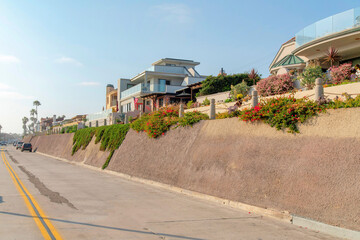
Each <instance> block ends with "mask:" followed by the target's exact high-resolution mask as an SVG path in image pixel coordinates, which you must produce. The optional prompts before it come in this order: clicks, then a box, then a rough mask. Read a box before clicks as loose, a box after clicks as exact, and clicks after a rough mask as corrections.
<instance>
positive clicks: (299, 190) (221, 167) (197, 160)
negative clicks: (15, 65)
mask: <svg viewBox="0 0 360 240" xmlns="http://www.w3.org/2000/svg"><path fill="white" fill-rule="evenodd" d="M359 119H360V109H339V110H335V111H334V110H332V111H329V113H326V114H321V116H320V117H317V118H313V119H312V120H311V121H309V122H307V123H306V124H304V125H301V126H300V132H301V134H297V135H292V134H289V133H286V132H282V131H277V130H275V129H273V128H271V127H270V126H268V125H266V124H263V123H256V124H252V123H245V122H240V121H238V120H237V119H236V118H233V119H223V120H211V121H202V122H200V123H198V124H195V125H194V127H192V128H190V127H189V128H177V129H175V130H170V131H169V132H167V133H166V134H165V136H162V137H160V138H158V139H150V138H148V137H147V136H146V135H145V134H144V133H136V132H135V131H132V130H130V131H129V133H128V135H127V136H126V139H125V140H124V142H123V144H122V145H121V146H120V148H119V149H118V150H117V151H116V152H115V153H114V156H113V158H112V160H111V162H110V164H109V167H108V169H109V170H113V171H117V172H121V173H124V174H128V175H131V176H136V177H139V178H144V179H149V180H154V181H158V182H162V183H165V184H169V185H173V186H177V187H180V188H184V189H189V190H192V191H196V192H200V193H205V194H208V195H212V196H217V197H220V198H225V199H229V200H233V201H239V202H243V203H247V204H250V205H256V206H259V207H263V208H272V209H278V210H285V211H289V212H290V213H292V214H296V215H299V216H303V217H307V218H310V219H314V220H317V221H320V222H324V223H327V224H331V225H333V226H339V227H344V228H348V229H353V230H360V224H359V223H360V207H359V200H360V174H359V173H360V148H359V146H360V124H359ZM63 136H64V137H63ZM63 138H64V139H63ZM65 138H66V139H67V140H66V139H65ZM71 141H72V134H66V135H53V136H41V137H36V138H34V139H33V140H32V142H34V145H36V146H38V151H41V152H43V153H46V154H50V155H54V156H58V157H62V158H66V159H69V160H74V161H84V159H85V163H86V164H90V165H93V166H101V165H102V164H103V163H104V161H105V159H106V157H107V154H108V153H103V152H99V151H98V149H99V145H95V144H94V143H93V142H92V143H91V144H92V145H89V146H88V148H87V149H86V150H80V151H79V153H76V154H75V155H74V156H72V157H71V156H69V155H71ZM56 144H57V145H59V147H58V148H57V147H55V146H54V145H56ZM42 145H46V146H42ZM68 151H70V153H68ZM92 151H93V152H92ZM96 151H98V152H97V153H96ZM91 154H93V155H94V154H99V155H98V156H91Z"/></svg>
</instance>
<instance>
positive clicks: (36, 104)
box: [33, 100, 41, 121]
mask: <svg viewBox="0 0 360 240" xmlns="http://www.w3.org/2000/svg"><path fill="white" fill-rule="evenodd" d="M33 105H34V106H35V110H36V121H38V106H40V105H41V103H40V102H39V101H38V100H35V101H34V102H33Z"/></svg>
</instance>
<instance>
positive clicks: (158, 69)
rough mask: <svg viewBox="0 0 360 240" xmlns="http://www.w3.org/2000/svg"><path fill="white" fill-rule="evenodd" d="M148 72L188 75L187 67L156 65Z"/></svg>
mask: <svg viewBox="0 0 360 240" xmlns="http://www.w3.org/2000/svg"><path fill="white" fill-rule="evenodd" d="M146 71H150V72H162V73H176V74H187V70H186V68H185V67H181V66H161V65H155V66H151V67H149V68H148V69H146Z"/></svg>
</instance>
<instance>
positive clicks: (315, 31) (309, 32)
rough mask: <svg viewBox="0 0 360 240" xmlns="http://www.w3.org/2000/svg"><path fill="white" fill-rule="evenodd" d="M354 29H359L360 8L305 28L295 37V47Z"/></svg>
mask: <svg viewBox="0 0 360 240" xmlns="http://www.w3.org/2000/svg"><path fill="white" fill-rule="evenodd" d="M354 27H360V7H359V8H353V9H351V10H348V11H345V12H342V13H338V14H336V15H333V16H331V17H327V18H324V19H322V20H320V21H317V22H316V23H313V24H311V25H309V26H307V27H305V28H304V29H302V30H301V31H300V32H298V33H297V34H296V35H295V37H296V47H300V46H302V45H304V44H305V43H308V42H311V41H313V40H315V39H317V38H321V37H324V36H327V35H330V34H333V33H337V32H341V31H344V30H347V29H351V28H354Z"/></svg>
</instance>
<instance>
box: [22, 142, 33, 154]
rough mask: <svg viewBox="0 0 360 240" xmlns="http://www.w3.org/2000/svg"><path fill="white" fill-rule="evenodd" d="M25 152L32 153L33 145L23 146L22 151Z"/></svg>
mask: <svg viewBox="0 0 360 240" xmlns="http://www.w3.org/2000/svg"><path fill="white" fill-rule="evenodd" d="M25 150H28V151H29V152H32V145H31V143H24V144H23V145H22V146H21V151H22V152H23V151H25Z"/></svg>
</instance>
